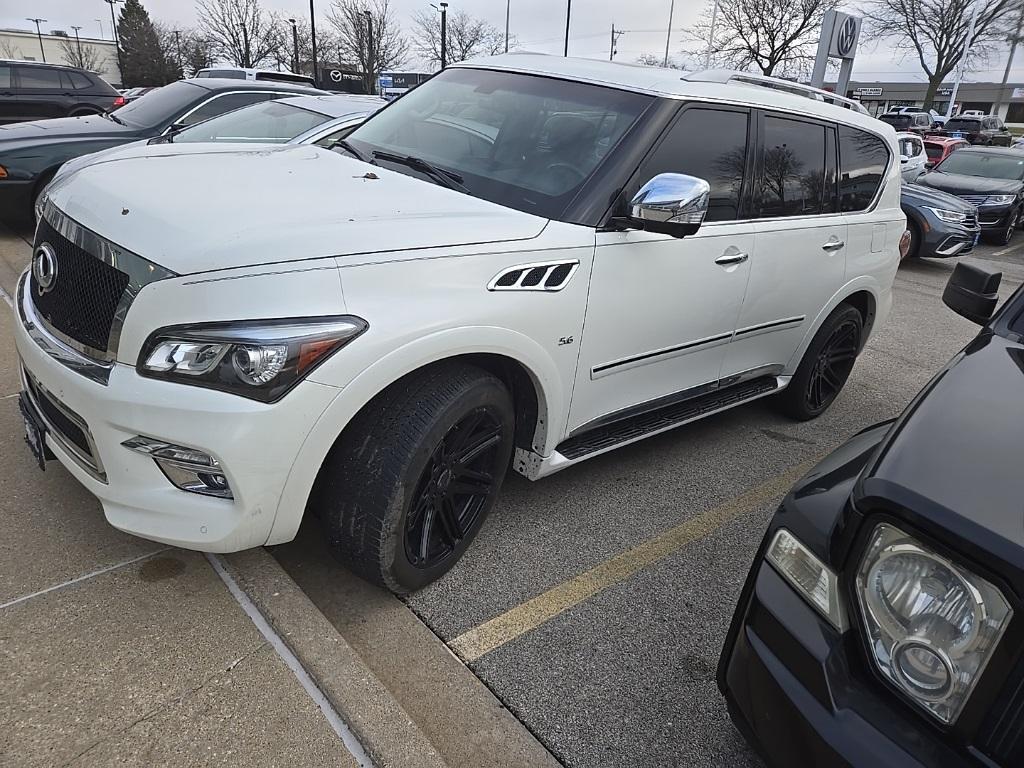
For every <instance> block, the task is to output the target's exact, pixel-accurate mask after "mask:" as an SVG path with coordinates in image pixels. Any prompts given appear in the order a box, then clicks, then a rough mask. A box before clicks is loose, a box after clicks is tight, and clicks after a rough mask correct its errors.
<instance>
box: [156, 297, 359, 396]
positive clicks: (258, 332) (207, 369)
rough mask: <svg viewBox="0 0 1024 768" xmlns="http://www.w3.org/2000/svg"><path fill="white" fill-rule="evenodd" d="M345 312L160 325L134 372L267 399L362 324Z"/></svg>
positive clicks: (343, 342)
mask: <svg viewBox="0 0 1024 768" xmlns="http://www.w3.org/2000/svg"><path fill="white" fill-rule="evenodd" d="M367 327H368V326H367V324H366V321H365V320H362V319H361V318H358V317H353V316H350V315H343V316H339V317H313V318H298V319H288V320H254V321H245V322H237V323H209V324H205V325H181V326H171V327H168V328H161V329H160V330H158V331H156V332H154V333H153V334H151V335H150V337H149V338H148V339H147V340H146V343H145V344H144V345H143V347H142V353H141V354H140V355H139V362H138V365H137V366H136V370H138V372H139V374H140V375H142V376H147V377H149V378H153V379H165V380H168V381H176V382H180V383H182V384H192V385H193V386H197V387H206V388H208V389H217V390H221V391H223V392H231V393H233V394H236V395H241V396H242V397H248V398H252V399H253V400H260V401H262V402H265V403H271V402H274V401H275V400H279V399H280V398H281V397H283V396H284V395H285V393H286V392H288V390H289V389H291V388H292V387H294V386H295V385H296V384H297V383H299V382H300V381H301V380H302V379H303V378H305V377H306V376H307V375H308V374H309V373H310V372H311V371H312V370H313V369H314V368H316V367H317V366H318V365H320V364H321V363H322V362H323V361H324V360H326V359H327V358H328V357H330V356H331V355H332V354H334V353H335V352H336V351H338V350H339V349H341V348H342V347H343V346H345V345H346V344H348V343H349V342H350V341H352V339H354V338H356V337H357V336H359V335H360V334H361V333H363V332H364V331H365V330H366V329H367Z"/></svg>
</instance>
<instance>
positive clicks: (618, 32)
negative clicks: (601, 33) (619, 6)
mask: <svg viewBox="0 0 1024 768" xmlns="http://www.w3.org/2000/svg"><path fill="white" fill-rule="evenodd" d="M624 34H626V30H624V29H616V28H615V25H614V24H612V44H611V45H610V46H609V47H608V61H612V60H613V59H614V58H615V53H616V51H615V44H616V43H617V42H618V41H619V38H620V37H622V36H623V35H624Z"/></svg>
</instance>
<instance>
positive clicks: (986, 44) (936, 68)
mask: <svg viewBox="0 0 1024 768" xmlns="http://www.w3.org/2000/svg"><path fill="white" fill-rule="evenodd" d="M978 2H979V3H980V6H979V9H978V19H977V23H976V24H975V27H974V35H973V37H972V38H971V39H970V40H968V39H967V33H968V30H969V27H970V23H971V6H972V5H974V0H870V1H869V2H868V3H867V4H866V6H865V7H864V9H863V12H864V16H865V19H866V20H867V25H866V26H867V29H868V31H869V32H871V33H873V34H875V35H877V36H879V37H883V38H887V39H889V40H891V41H892V42H893V44H894V46H895V49H896V50H897V51H901V52H903V53H904V54H908V53H909V54H913V55H914V56H916V57H917V60H918V61H919V62H920V64H921V68H922V69H923V70H924V71H925V74H926V75H928V90H927V92H926V93H925V98H924V109H931V106H932V103H933V102H934V101H935V92H936V91H937V90H938V88H939V86H940V85H941V84H942V81H943V80H945V79H946V77H948V76H949V75H950V73H952V72H953V70H954V69H956V67H957V66H958V65H959V64H960V61H961V59H963V57H964V52H965V51H968V50H969V51H970V53H969V55H968V59H967V61H966V65H967V66H970V64H971V62H972V61H979V60H984V59H985V58H986V57H987V56H989V55H990V54H991V53H992V52H993V49H994V47H995V46H996V45H997V44H998V43H1000V42H1003V41H1005V40H1006V39H1007V37H1008V36H1009V34H1010V33H1011V30H1010V26H1011V17H1012V18H1013V19H1014V20H1015V19H1016V14H1017V13H1018V12H1019V11H1020V7H1021V6H1020V0H978Z"/></svg>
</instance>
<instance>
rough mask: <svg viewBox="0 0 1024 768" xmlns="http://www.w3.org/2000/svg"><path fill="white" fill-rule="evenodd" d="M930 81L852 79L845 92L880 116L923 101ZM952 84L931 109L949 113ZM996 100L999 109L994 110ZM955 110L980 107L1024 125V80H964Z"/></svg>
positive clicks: (944, 88) (944, 87) (942, 89)
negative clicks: (974, 81)
mask: <svg viewBox="0 0 1024 768" xmlns="http://www.w3.org/2000/svg"><path fill="white" fill-rule="evenodd" d="M927 90H928V83H866V82H854V81H851V82H850V85H849V88H848V90H847V92H846V95H847V96H849V97H850V98H851V99H857V100H858V101H859V102H860V103H861V104H863V105H864V106H865V107H866V108H867V110H868V112H870V113H871V114H872V115H880V114H882V113H883V112H885V111H887V110H889V109H892V108H893V107H902V106H916V107H920V106H922V105H923V104H924V97H925V93H926V92H927ZM952 95H953V84H952V83H948V84H947V83H943V84H942V86H941V87H940V88H939V89H938V91H936V94H935V103H934V104H933V105H932V109H934V110H935V111H936V112H939V113H940V114H945V113H946V108H947V107H948V106H949V99H950V97H951V96H952ZM996 101H999V102H1000V103H999V109H998V111H996V110H995V104H996ZM956 106H957V109H956V110H954V111H956V112H962V111H964V110H968V109H980V110H981V111H982V112H984V113H985V114H986V115H990V114H998V115H999V116H1000V117H1001V118H1003V122H1005V123H1009V124H1011V125H1021V126H1024V83H1007V84H1006V85H1000V84H999V83H961V84H960V89H959V90H958V91H957V95H956Z"/></svg>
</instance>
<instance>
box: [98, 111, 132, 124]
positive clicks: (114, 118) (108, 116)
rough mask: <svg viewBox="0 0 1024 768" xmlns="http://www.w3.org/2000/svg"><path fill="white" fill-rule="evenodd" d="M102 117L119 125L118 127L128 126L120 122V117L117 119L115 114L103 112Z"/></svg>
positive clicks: (122, 121)
mask: <svg viewBox="0 0 1024 768" xmlns="http://www.w3.org/2000/svg"><path fill="white" fill-rule="evenodd" d="M103 116H104V117H105V118H107V120H113V121H114V122H115V123H118V124H120V125H128V123H126V122H125V121H124V120H122V119H121V118H120V117H118V116H117V115H115V114H114V113H113V112H104V113H103Z"/></svg>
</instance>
